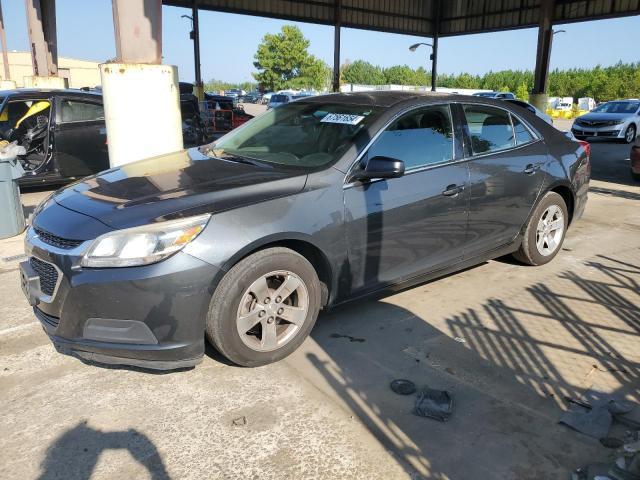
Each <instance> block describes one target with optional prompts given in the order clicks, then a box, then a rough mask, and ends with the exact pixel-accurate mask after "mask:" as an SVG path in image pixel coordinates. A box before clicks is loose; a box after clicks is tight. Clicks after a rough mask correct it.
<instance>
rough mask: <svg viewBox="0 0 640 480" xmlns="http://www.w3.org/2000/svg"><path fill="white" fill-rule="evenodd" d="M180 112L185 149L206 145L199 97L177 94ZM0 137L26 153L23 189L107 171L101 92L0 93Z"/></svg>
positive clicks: (31, 91) (107, 160)
mask: <svg viewBox="0 0 640 480" xmlns="http://www.w3.org/2000/svg"><path fill="white" fill-rule="evenodd" d="M180 107H181V108H180V109H181V112H182V133H183V139H184V145H185V147H192V146H196V145H200V144H202V143H204V123H203V121H202V119H201V117H200V110H199V106H198V101H197V98H196V97H195V96H193V95H180ZM0 138H2V139H5V140H8V141H11V142H13V141H17V142H18V144H19V145H22V146H23V147H24V148H25V150H26V153H25V154H24V155H22V156H21V157H20V162H21V164H22V167H23V168H24V170H25V174H24V176H23V177H22V178H21V179H20V180H19V183H20V185H21V186H32V185H40V184H45V183H66V182H69V181H72V180H75V179H77V178H82V177H86V176H87V175H92V174H94V173H98V172H100V171H102V170H106V169H108V168H109V152H108V147H107V128H106V125H105V120H104V108H103V104H102V93H101V92H100V91H91V90H73V89H67V90H46V89H18V90H6V91H0Z"/></svg>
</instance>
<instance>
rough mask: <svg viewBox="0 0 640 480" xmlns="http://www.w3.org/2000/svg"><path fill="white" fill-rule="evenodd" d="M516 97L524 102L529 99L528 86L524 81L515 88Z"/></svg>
mask: <svg viewBox="0 0 640 480" xmlns="http://www.w3.org/2000/svg"><path fill="white" fill-rule="evenodd" d="M516 97H518V98H519V99H520V100H524V101H526V102H528V101H529V88H528V87H527V84H526V83H525V82H522V83H521V84H520V85H519V86H518V88H517V89H516Z"/></svg>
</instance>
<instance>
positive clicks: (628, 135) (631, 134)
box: [624, 125, 636, 143]
mask: <svg viewBox="0 0 640 480" xmlns="http://www.w3.org/2000/svg"><path fill="white" fill-rule="evenodd" d="M635 137H636V130H635V128H634V127H633V125H630V126H629V128H627V131H626V132H625V137H624V139H625V141H626V142H627V143H631V142H633V141H634V140H635Z"/></svg>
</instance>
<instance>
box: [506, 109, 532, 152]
mask: <svg viewBox="0 0 640 480" xmlns="http://www.w3.org/2000/svg"><path fill="white" fill-rule="evenodd" d="M511 121H512V122H513V131H514V132H515V134H516V145H524V144H525V143H529V142H533V141H534V140H535V137H534V136H533V135H531V132H530V131H529V130H528V129H527V127H525V126H524V124H523V123H522V122H521V121H520V120H518V118H517V117H515V116H513V115H511Z"/></svg>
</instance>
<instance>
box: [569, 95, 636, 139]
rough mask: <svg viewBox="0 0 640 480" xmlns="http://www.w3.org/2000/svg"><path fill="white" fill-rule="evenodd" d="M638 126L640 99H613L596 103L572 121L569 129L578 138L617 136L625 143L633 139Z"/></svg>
mask: <svg viewBox="0 0 640 480" xmlns="http://www.w3.org/2000/svg"><path fill="white" fill-rule="evenodd" d="M639 127H640V100H638V99H633V100H614V101H611V102H606V103H603V104H601V105H598V106H597V107H596V108H594V109H593V110H591V111H590V112H589V113H587V114H585V115H582V116H581V117H578V118H576V119H575V121H574V122H573V126H572V127H571V131H572V132H573V134H574V135H575V136H576V138H578V139H581V140H582V139H585V138H587V137H605V138H617V139H620V140H622V141H624V142H625V143H631V142H633V141H634V140H635V138H636V134H637V133H638V129H639Z"/></svg>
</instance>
